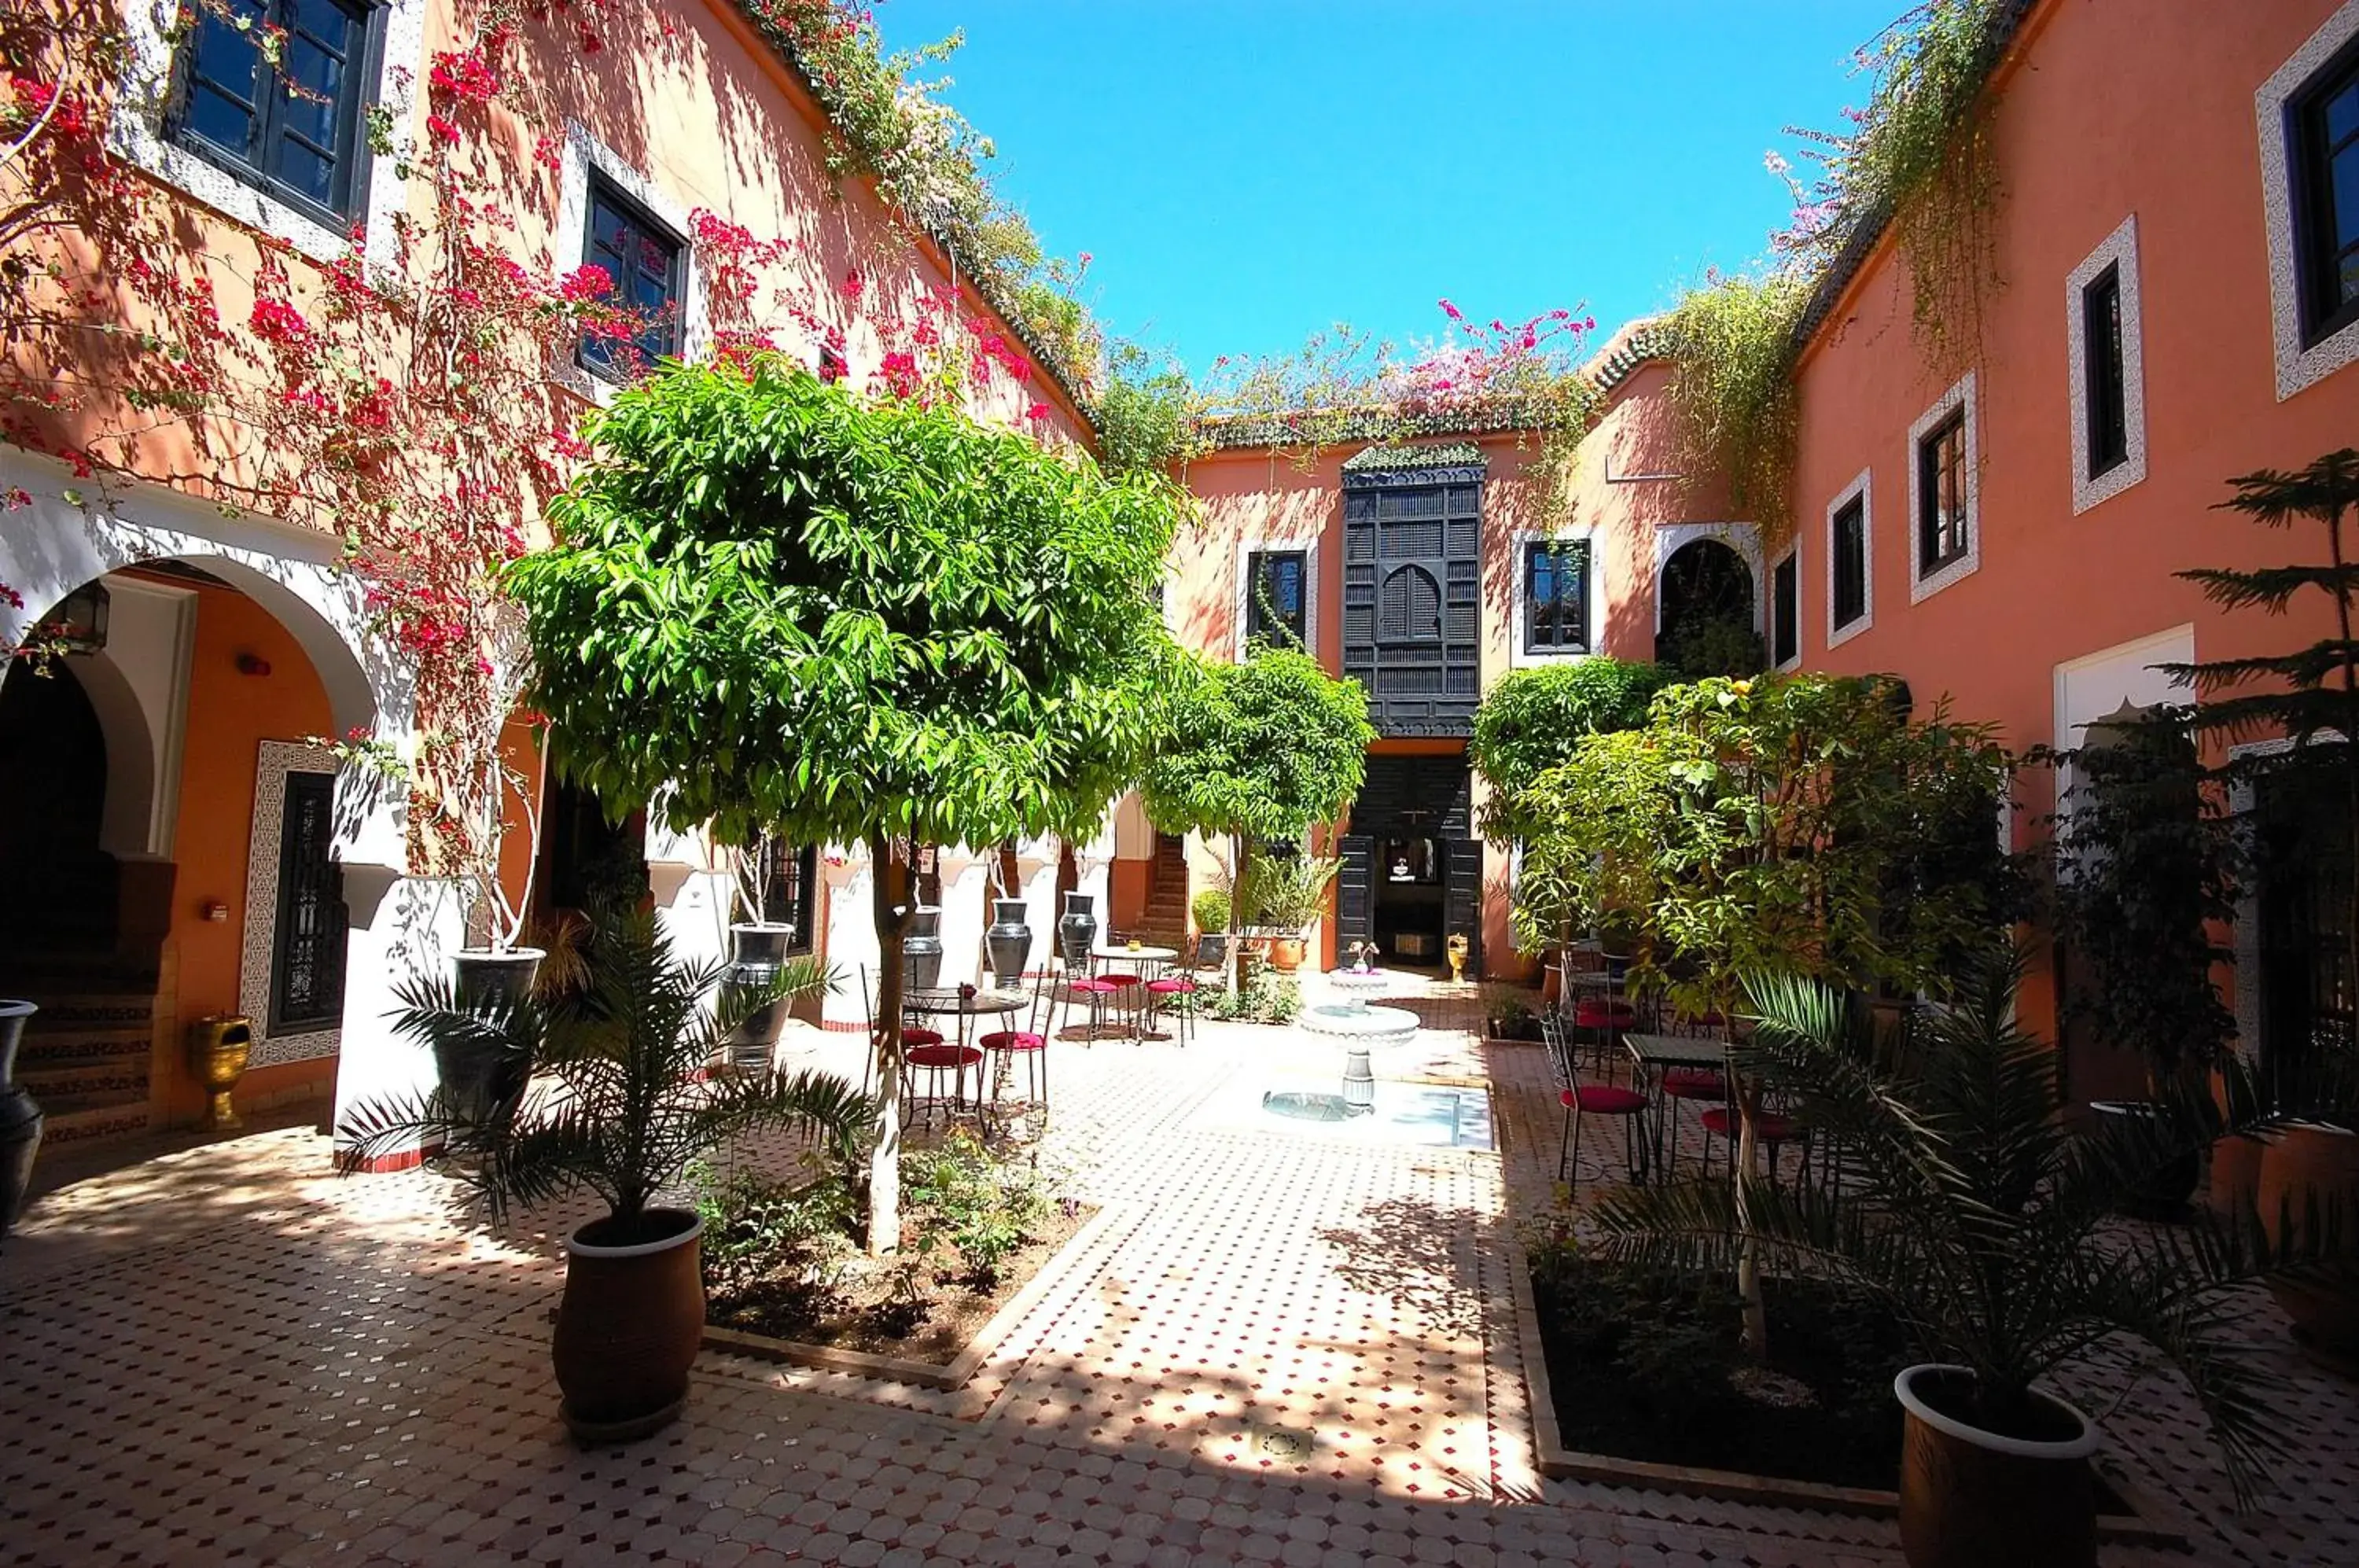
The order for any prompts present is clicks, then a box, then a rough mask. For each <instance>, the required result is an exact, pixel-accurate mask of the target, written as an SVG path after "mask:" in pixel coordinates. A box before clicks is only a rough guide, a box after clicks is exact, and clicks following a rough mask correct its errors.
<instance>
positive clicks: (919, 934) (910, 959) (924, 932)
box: [901, 904, 942, 991]
mask: <svg viewBox="0 0 2359 1568" xmlns="http://www.w3.org/2000/svg"><path fill="white" fill-rule="evenodd" d="M941 983H942V911H941V909H940V907H938V906H936V905H932V904H929V905H927V906H925V907H924V908H922V909H918V910H917V911H916V912H914V913H913V914H911V915H910V917H909V929H908V931H907V932H905V933H904V934H903V936H902V938H901V984H902V985H906V986H908V988H909V989H910V990H913V991H930V990H932V989H933V988H934V987H935V986H937V985H940V984H941Z"/></svg>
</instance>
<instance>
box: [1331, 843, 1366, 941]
mask: <svg viewBox="0 0 2359 1568" xmlns="http://www.w3.org/2000/svg"><path fill="white" fill-rule="evenodd" d="M1335 849H1336V855H1337V858H1338V859H1339V860H1340V861H1341V862H1342V864H1341V865H1340V866H1338V867H1337V868H1336V872H1335V948H1336V960H1337V962H1338V963H1341V962H1343V954H1344V953H1345V952H1347V951H1348V950H1349V949H1350V947H1351V945H1352V944H1353V942H1367V941H1370V940H1372V939H1373V938H1374V937H1375V898H1373V896H1372V895H1373V893H1374V883H1375V857H1376V850H1375V840H1374V839H1372V838H1370V837H1369V836H1368V835H1367V834H1365V833H1345V834H1344V835H1343V839H1342V841H1341V842H1340V843H1338V844H1336V846H1335Z"/></svg>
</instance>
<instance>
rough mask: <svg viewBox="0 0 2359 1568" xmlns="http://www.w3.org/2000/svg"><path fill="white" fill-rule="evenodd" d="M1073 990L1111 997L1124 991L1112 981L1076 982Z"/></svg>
mask: <svg viewBox="0 0 2359 1568" xmlns="http://www.w3.org/2000/svg"><path fill="white" fill-rule="evenodd" d="M1072 988H1073V989H1074V990H1076V991H1080V992H1082V993H1083V994H1084V995H1087V996H1112V995H1113V994H1114V992H1116V991H1119V990H1121V989H1122V987H1121V986H1119V985H1115V984H1114V982H1113V981H1111V980H1076V981H1074V982H1073V986H1072Z"/></svg>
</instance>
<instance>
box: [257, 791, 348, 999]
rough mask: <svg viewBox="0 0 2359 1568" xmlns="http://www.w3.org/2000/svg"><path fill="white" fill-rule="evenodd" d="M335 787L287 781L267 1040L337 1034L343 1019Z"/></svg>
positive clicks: (341, 884) (340, 869) (341, 906)
mask: <svg viewBox="0 0 2359 1568" xmlns="http://www.w3.org/2000/svg"><path fill="white" fill-rule="evenodd" d="M335 793H336V779H335V776H334V775H333V774H329V773H289V774H288V775H287V803H286V809H285V813H284V815H283V817H282V818H281V822H280V828H279V841H278V919H277V924H276V925H275V926H274V927H273V929H272V932H271V945H272V952H271V954H270V1019H269V1025H268V1029H267V1030H266V1032H267V1033H269V1034H272V1035H282V1034H299V1033H301V1032H303V1031H304V1030H306V1029H333V1028H335V1027H336V1026H337V1025H339V1024H341V1023H342V1021H343V1017H344V891H343V889H344V878H343V867H342V866H340V865H339V864H338V863H337V861H336V855H335Z"/></svg>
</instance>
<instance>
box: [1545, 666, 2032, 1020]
mask: <svg viewBox="0 0 2359 1568" xmlns="http://www.w3.org/2000/svg"><path fill="white" fill-rule="evenodd" d="M1898 690H1899V689H1898V688H1897V686H1896V685H1895V684H1894V683H1892V682H1890V681H1882V680H1876V679H1864V680H1863V679H1851V678H1839V677H1833V676H1826V675H1816V674H1804V675H1796V676H1790V677H1763V678H1761V679H1758V680H1751V681H1741V680H1740V681H1729V680H1714V681H1698V682H1696V683H1695V684H1693V685H1686V686H1672V687H1669V688H1667V689H1666V690H1665V691H1662V692H1661V693H1660V694H1659V695H1658V696H1657V697H1656V699H1655V702H1654V705H1653V708H1652V710H1651V712H1650V713H1649V715H1648V719H1647V724H1646V726H1645V727H1644V728H1643V729H1636V730H1627V731H1619V732H1614V733H1608V734H1603V735H1591V736H1589V737H1587V738H1585V739H1583V740H1582V741H1581V742H1580V743H1579V744H1578V745H1577V746H1575V747H1574V748H1573V754H1572V757H1571V759H1570V760H1568V761H1567V762H1565V763H1564V764H1563V765H1562V766H1560V767H1558V768H1550V769H1549V770H1548V771H1547V772H1545V773H1543V774H1541V775H1540V776H1539V778H1538V779H1537V780H1536V781H1535V782H1534V783H1533V784H1532V785H1531V787H1530V788H1528V789H1526V790H1525V791H1524V792H1523V793H1522V795H1521V796H1520V797H1519V798H1518V799H1517V801H1516V802H1514V803H1513V805H1512V807H1511V808H1510V809H1511V810H1513V811H1516V812H1517V813H1518V815H1519V817H1520V818H1521V820H1523V821H1525V822H1527V823H1528V824H1529V826H1530V827H1531V830H1532V831H1531V832H1530V833H1529V835H1528V836H1527V838H1526V840H1525V844H1524V860H1523V873H1522V876H1521V877H1520V878H1519V879H1518V883H1517V911H1516V914H1517V925H1518V932H1519V935H1520V936H1521V937H1522V939H1523V940H1524V941H1525V942H1526V943H1527V944H1528V945H1533V946H1538V945H1542V944H1544V943H1546V942H1552V941H1554V940H1556V939H1557V937H1558V935H1559V933H1560V932H1561V931H1564V930H1566V929H1567V928H1569V927H1578V928H1582V929H1587V928H1592V927H1597V926H1607V925H1613V926H1626V927H1628V928H1630V929H1631V931H1632V932H1633V934H1634V936H1635V937H1636V942H1637V947H1638V953H1637V957H1638V969H1637V973H1638V975H1639V977H1640V979H1641V981H1642V983H1648V982H1651V983H1654V984H1657V985H1663V986H1664V987H1666V988H1667V989H1668V990H1669V992H1670V994H1671V995H1672V996H1673V997H1674V998H1675V999H1677V1000H1679V1001H1680V1002H1681V1003H1682V1004H1685V1005H1689V1006H1691V1007H1695V1008H1697V1009H1699V1010H1701V1009H1702V1008H1705V1007H1717V1008H1722V1009H1726V1008H1728V1007H1732V1006H1733V1005H1734V1002H1735V1000H1736V998H1737V993H1738V989H1739V985H1740V983H1741V982H1742V980H1743V979H1744V978H1745V976H1748V975H1761V974H1797V975H1807V976H1813V977H1819V978H1823V979H1827V980H1830V981H1833V982H1836V983H1838V984H1842V985H1872V984H1874V983H1876V982H1879V981H1881V982H1886V983H1890V984H1894V985H1901V986H1905V987H1908V988H1910V989H1914V988H1917V987H1919V986H1923V987H1928V988H1931V989H1934V990H1937V991H1940V990H1946V989H1947V988H1948V985H1949V983H1950V980H1951V978H1952V975H1953V972H1954V970H1955V969H1956V967H1957V966H1958V965H1959V964H1961V963H1962V961H1963V960H1964V958H1965V957H1966V956H1967V955H1968V954H1971V953H1974V952H1976V951H1977V950H1979V949H1981V948H1984V947H1985V946H1987V945H1988V944H1989V942H1991V941H1992V940H1993V938H1994V937H1995V935H1996V934H1997V933H1998V931H1999V930H2000V928H2001V927H2002V926H2003V925H2004V923H2005V922H2006V920H2009V919H2011V918H2013V917H2014V916H2015V914H2016V913H2017V910H2016V908H2015V903H2016V899H2017V877H2015V876H2014V875H2013V871H2012V867H2011V866H2010V865H2009V863H2008V860H2007V857H2006V856H2005V855H2003V854H2002V853H2001V851H2000V848H1999V845H1998V842H1997V828H1996V813H1997V805H1998V800H1999V795H2000V791H2001V790H2002V789H2003V788H2004V787H2005V782H2006V772H2007V766H2008V764H2007V759H2006V754H2005V753H2004V752H2002V751H2001V750H2000V749H1999V747H1998V746H1997V745H1996V744H1995V742H1994V741H1993V740H1992V739H1991V737H1990V734H1989V732H1988V731H1987V730H1986V729H1985V728H1983V727H1980V726H1975V725H1967V724H1952V723H1951V722H1950V721H1949V720H1948V718H1947V716H1946V715H1945V714H1943V713H1936V714H1935V715H1934V716H1933V718H1932V719H1931V720H1930V722H1928V723H1925V724H1912V723H1911V722H1910V721H1909V719H1908V713H1907V711H1906V708H1905V706H1904V705H1903V703H1902V702H1899V701H1896V697H1897V693H1898Z"/></svg>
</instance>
